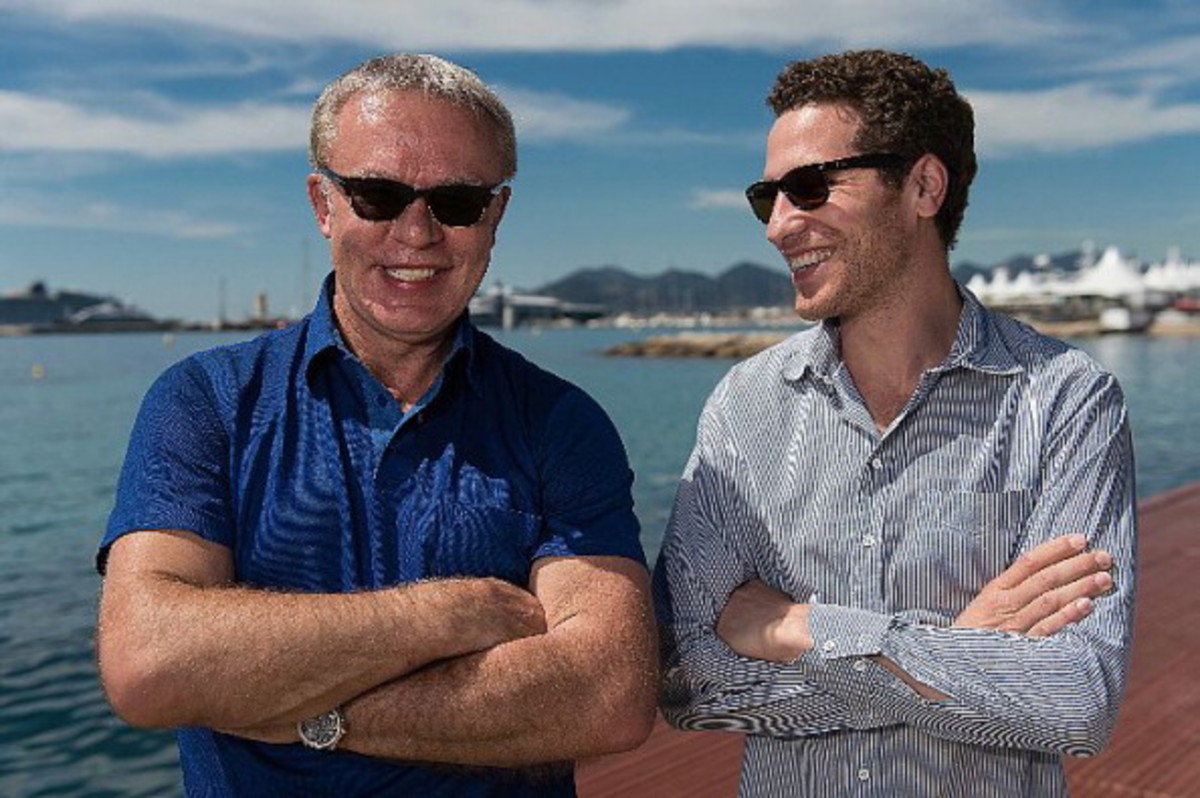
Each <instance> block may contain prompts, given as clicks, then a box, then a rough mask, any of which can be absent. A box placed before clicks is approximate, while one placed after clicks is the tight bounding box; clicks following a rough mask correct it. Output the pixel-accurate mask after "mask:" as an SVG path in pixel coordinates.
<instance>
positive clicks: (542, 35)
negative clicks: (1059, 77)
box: [9, 0, 1081, 51]
mask: <svg viewBox="0 0 1200 798" xmlns="http://www.w3.org/2000/svg"><path fill="white" fill-rule="evenodd" d="M9 5H10V6H11V7H19V8H23V9H25V10H27V11H29V12H31V13H37V14H42V15H51V16H54V17H58V18H61V19H63V20H66V21H69V22H72V23H79V22H97V23H104V24H130V23H140V24H152V25H153V24H160V25H172V26H179V25H189V26H196V27H206V28H211V29H216V30H222V31H228V32H233V33H237V34H242V35H250V36H258V37H266V38H272V39H279V40H286V41H304V42H310V41H314V40H323V39H345V40H349V41H354V42H359V43H363V44H369V45H373V46H375V45H377V46H384V47H389V48H399V49H405V50H411V49H432V50H438V51H457V50H532V51H546V50H613V49H650V50H657V49H667V48H671V47H682V46H692V45H715V46H735V47H767V48H775V47H785V46H794V45H796V44H800V43H824V44H830V43H832V44H835V45H844V46H851V45H862V44H871V45H877V46H878V45H883V46H904V47H936V46H970V45H978V44H1010V45H1011V44H1029V43H1030V42H1033V41H1046V40H1052V39H1055V38H1062V37H1065V36H1070V35H1072V34H1074V33H1077V32H1078V31H1079V29H1080V27H1081V25H1080V23H1079V22H1078V21H1077V20H1076V21H1073V22H1071V23H1068V22H1067V21H1065V20H1056V19H1054V17H1053V14H1052V12H1049V11H1047V10H1046V9H1045V7H1044V4H1038V3H1033V4H1030V3H1017V2H1011V0H973V1H972V2H970V3H964V2H961V0H906V1H905V2H903V3H900V2H895V0H843V2H841V3H837V4H833V3H827V4H825V5H824V6H822V7H821V8H820V9H819V11H818V10H814V9H813V7H812V6H811V5H810V4H806V3H798V2H795V0H407V2H377V1H373V0H343V1H342V2H339V3H331V2H328V0H292V2H289V3H288V4H287V5H286V13H281V12H280V6H279V4H278V3H276V2H274V0H208V2H204V3H167V2H162V0H10V2H9Z"/></svg>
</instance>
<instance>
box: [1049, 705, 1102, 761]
mask: <svg viewBox="0 0 1200 798" xmlns="http://www.w3.org/2000/svg"><path fill="white" fill-rule="evenodd" d="M1113 720H1114V719H1113V717H1112V715H1111V714H1110V713H1097V714H1096V715H1095V716H1094V717H1091V718H1087V719H1086V720H1084V721H1083V722H1080V723H1078V724H1074V725H1072V726H1070V727H1068V728H1067V729H1065V730H1064V732H1063V733H1062V734H1061V735H1060V736H1059V739H1058V744H1057V745H1055V746H1054V748H1055V749H1056V751H1057V753H1061V754H1064V755H1065V756H1071V757H1081V758H1082V757H1090V756H1095V755H1096V754H1098V753H1100V752H1101V751H1103V750H1104V748H1105V747H1106V746H1107V745H1108V741H1109V739H1110V738H1111V737H1112V732H1113V725H1114V724H1113Z"/></svg>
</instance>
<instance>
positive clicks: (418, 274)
mask: <svg viewBox="0 0 1200 798" xmlns="http://www.w3.org/2000/svg"><path fill="white" fill-rule="evenodd" d="M387 273H388V277H391V278H393V279H396V280H403V281H405V282H409V283H416V282H420V281H421V280H428V279H429V278H430V277H432V276H433V275H435V274H437V270H436V269H388V270H387Z"/></svg>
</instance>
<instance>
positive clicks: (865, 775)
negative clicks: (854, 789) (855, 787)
mask: <svg viewBox="0 0 1200 798" xmlns="http://www.w3.org/2000/svg"><path fill="white" fill-rule="evenodd" d="M870 778H871V771H870V770H867V769H866V768H859V769H858V780H859V781H867V780H868V779H870Z"/></svg>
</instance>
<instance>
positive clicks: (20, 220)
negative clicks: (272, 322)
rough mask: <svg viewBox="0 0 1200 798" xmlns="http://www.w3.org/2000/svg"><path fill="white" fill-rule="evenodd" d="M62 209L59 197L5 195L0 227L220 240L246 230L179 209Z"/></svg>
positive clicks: (101, 205) (84, 205)
mask: <svg viewBox="0 0 1200 798" xmlns="http://www.w3.org/2000/svg"><path fill="white" fill-rule="evenodd" d="M69 207H70V212H69V213H64V212H63V198H62V197H54V198H51V197H43V198H41V199H39V198H38V197H36V196H32V195H26V196H21V197H12V196H6V197H5V198H4V199H3V200H2V201H0V226H12V227H40V228H50V229H58V230H104V231H107V232H117V233H138V234H143V235H156V236H163V237H166V238H181V239H223V238H234V237H236V236H239V235H241V234H243V233H244V232H245V228H244V227H242V226H241V225H237V224H232V223H229V222H223V221H218V220H214V219H201V218H197V217H194V216H191V215H189V214H187V213H184V212H181V211H162V210H146V209H144V208H135V207H131V206H125V205H117V204H114V203H108V202H96V201H84V202H77V203H70V205H69Z"/></svg>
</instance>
